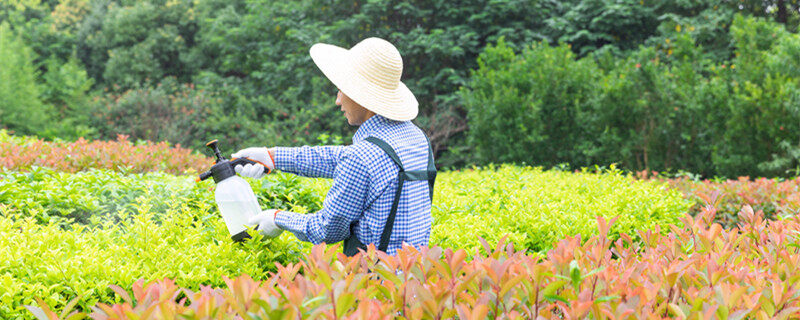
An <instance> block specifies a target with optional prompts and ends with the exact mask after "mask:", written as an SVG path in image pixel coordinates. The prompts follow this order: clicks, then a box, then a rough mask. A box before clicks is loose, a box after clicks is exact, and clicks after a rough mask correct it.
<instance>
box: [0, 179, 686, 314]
mask: <svg viewBox="0 0 800 320" xmlns="http://www.w3.org/2000/svg"><path fill="white" fill-rule="evenodd" d="M192 179H193V177H191V176H181V177H175V176H170V175H168V174H164V173H145V174H124V173H118V172H113V171H109V170H90V171H85V172H78V173H64V172H56V171H53V170H52V169H43V168H38V169H34V170H31V171H29V172H10V171H7V172H3V173H0V203H3V205H2V210H3V212H2V214H1V216H2V217H0V238H2V239H4V240H3V241H6V242H5V243H0V250H2V251H0V270H3V271H5V274H6V278H5V280H4V281H6V282H7V283H8V284H9V286H7V288H8V289H5V290H6V291H4V292H2V293H0V296H1V297H0V301H4V303H0V304H2V305H4V306H6V307H5V309H0V318H20V317H23V314H24V312H23V313H20V312H22V311H21V310H23V309H22V306H23V305H24V304H32V303H34V301H33V300H32V298H31V297H34V296H38V297H42V298H43V299H46V300H47V303H48V304H50V305H52V306H56V305H58V306H63V305H65V304H66V302H67V301H69V300H70V299H72V298H74V297H75V296H78V295H81V297H82V298H81V299H80V302H79V305H80V306H81V308H82V310H88V307H89V306H90V305H93V303H95V302H105V303H114V302H119V300H113V299H112V298H113V296H112V295H111V294H110V291H109V290H108V289H106V287H107V286H108V285H109V284H115V285H119V286H123V287H126V288H127V287H130V286H131V285H132V284H133V280H134V279H138V278H144V279H159V278H162V277H169V278H173V279H175V280H176V281H177V284H178V285H180V286H184V287H192V288H198V286H199V285H200V284H205V285H211V284H214V285H221V281H222V278H221V276H222V275H225V276H229V277H235V276H238V275H240V274H242V273H246V274H249V275H250V276H252V277H253V278H254V279H256V280H266V279H267V278H266V276H265V273H264V272H266V270H274V268H273V267H272V266H273V263H275V262H278V263H281V264H285V263H288V262H296V261H297V259H299V257H300V256H299V252H303V251H304V250H306V249H307V248H308V246H307V245H306V244H302V243H300V242H298V241H297V240H296V239H295V238H294V237H293V236H292V235H290V234H289V233H285V234H284V235H282V236H281V238H279V239H277V240H274V241H267V242H264V243H260V242H259V243H258V244H246V245H245V246H234V245H231V244H229V243H230V241H229V240H228V235H227V229H226V228H225V226H224V223H223V222H222V220H221V219H220V218H219V214H218V213H217V210H216V209H215V208H214V204H213V198H212V197H213V193H212V187H213V183H212V182H210V181H203V182H201V183H195V182H194V181H193V180H192ZM248 182H250V185H251V187H253V189H254V191H255V192H256V194H257V195H258V197H259V201H260V203H261V206H262V208H270V207H272V208H283V209H288V210H293V211H297V212H301V213H304V212H314V211H317V210H319V208H320V206H321V204H322V195H323V194H324V192H326V190H327V189H328V188H329V187H330V180H323V179H302V178H299V177H297V176H294V175H291V174H284V173H276V174H271V175H268V176H267V177H266V178H264V179H262V180H260V181H258V180H251V179H248ZM665 188H666V184H665V183H663V182H659V181H636V180H635V179H633V177H631V176H627V175H623V174H621V173H620V172H619V171H608V172H605V173H600V174H595V173H589V172H582V173H568V172H553V171H542V170H541V169H540V168H522V167H514V166H503V167H498V168H492V167H490V168H483V169H473V170H467V171H464V172H443V173H441V175H440V178H439V179H437V189H436V192H435V195H434V206H433V212H432V214H433V218H434V225H433V230H432V236H431V239H430V243H431V245H432V246H433V245H436V246H444V247H450V248H463V249H465V250H467V251H474V250H476V249H478V248H480V247H481V241H480V238H479V237H483V238H486V239H490V240H489V241H492V242H496V241H499V239H500V238H501V237H502V236H503V235H504V234H508V237H509V239H510V242H511V243H513V244H514V245H515V246H516V247H517V248H519V250H520V251H528V252H530V253H531V254H539V255H543V254H544V252H546V250H549V249H550V248H552V246H553V244H554V243H556V242H557V241H558V240H559V239H561V238H562V237H564V236H566V235H576V234H579V235H581V237H583V238H584V239H585V238H588V237H590V236H592V235H595V234H597V230H596V228H595V227H594V225H593V224H592V222H591V221H593V219H594V217H595V216H597V215H600V216H605V217H608V218H609V219H610V218H612V217H616V216H619V218H617V219H618V221H619V222H618V223H617V224H616V225H615V226H614V228H613V229H612V230H611V235H610V237H612V238H616V237H618V236H619V234H620V233H623V232H625V233H630V234H634V233H633V232H634V230H639V229H649V228H653V227H655V226H657V225H662V226H666V225H667V224H669V223H678V220H677V217H678V216H679V215H680V213H681V212H685V210H686V209H687V208H688V207H689V205H690V203H689V202H688V201H686V200H684V199H682V197H681V195H680V194H679V193H677V192H675V191H669V190H666V189H665ZM511 191H513V192H511ZM634 237H635V239H636V237H637V236H634ZM634 241H635V240H634ZM12 244H13V245H12ZM17 248H29V249H27V250H22V251H21V250H18V249H17ZM106 260H108V261H110V262H105V261H106ZM166 260H169V261H166ZM108 265H114V266H115V268H114V269H115V271H113V272H111V273H109V274H108V276H104V275H103V273H102V270H104V268H107V266H108ZM259 268H260V269H259ZM252 270H256V271H257V272H256V271H252ZM2 299H5V300H2ZM0 308H2V307H0Z"/></svg>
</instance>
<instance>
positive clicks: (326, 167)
mask: <svg viewBox="0 0 800 320" xmlns="http://www.w3.org/2000/svg"><path fill="white" fill-rule="evenodd" d="M346 148H347V147H346V146H317V147H309V146H304V147H299V148H282V147H278V148H275V168H277V169H280V170H281V171H285V172H289V173H293V174H296V175H299V176H303V177H312V178H333V174H334V170H336V165H337V164H338V163H339V158H341V156H342V155H343V154H344V150H345V149H346Z"/></svg>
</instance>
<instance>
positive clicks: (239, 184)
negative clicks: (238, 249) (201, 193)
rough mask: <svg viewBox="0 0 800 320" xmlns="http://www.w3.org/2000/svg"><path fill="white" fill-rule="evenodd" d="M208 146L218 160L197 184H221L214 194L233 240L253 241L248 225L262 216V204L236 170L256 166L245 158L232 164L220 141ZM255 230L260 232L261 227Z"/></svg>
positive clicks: (232, 160)
mask: <svg viewBox="0 0 800 320" xmlns="http://www.w3.org/2000/svg"><path fill="white" fill-rule="evenodd" d="M206 146H207V147H209V148H211V150H213V151H214V155H215V156H216V157H217V159H216V161H215V162H214V165H213V166H212V167H211V170H208V171H206V172H204V173H202V174H200V176H199V177H198V178H197V180H198V181H200V180H205V179H208V178H210V177H213V178H214V182H216V184H217V186H216V190H215V191H214V199H215V200H216V202H217V208H219V212H220V213H221V214H222V219H223V220H224V221H225V225H226V226H227V227H228V232H230V234H231V239H233V241H242V240H244V239H246V238H249V237H250V235H249V234H248V233H247V222H248V221H249V220H250V218H251V217H253V216H255V215H257V214H259V213H260V212H261V206H259V204H258V199H256V195H255V193H253V189H252V188H250V185H249V184H248V183H247V181H244V179H242V178H241V177H239V176H237V175H236V171H235V170H234V169H233V168H234V167H236V165H239V164H247V163H251V164H255V163H256V162H254V161H252V160H249V159H245V158H238V159H236V158H234V159H231V160H230V161H228V160H227V159H225V158H224V157H223V156H222V155H221V154H220V152H219V148H217V140H213V141H211V142H209V143H207V144H206ZM252 227H254V228H257V226H252Z"/></svg>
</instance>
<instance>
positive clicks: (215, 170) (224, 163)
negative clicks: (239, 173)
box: [197, 139, 256, 183]
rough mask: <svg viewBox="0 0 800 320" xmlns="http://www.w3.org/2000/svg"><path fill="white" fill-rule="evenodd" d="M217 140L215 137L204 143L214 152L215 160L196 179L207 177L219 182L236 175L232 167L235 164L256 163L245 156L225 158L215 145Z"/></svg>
mask: <svg viewBox="0 0 800 320" xmlns="http://www.w3.org/2000/svg"><path fill="white" fill-rule="evenodd" d="M217 144H218V142H217V139H214V140H211V141H209V142H208V143H206V147H208V148H209V149H211V151H213V152H214V156H215V157H216V160H214V165H213V166H212V167H211V170H208V171H206V172H203V173H202V174H200V176H199V177H198V178H197V181H201V180H205V179H208V178H209V177H213V178H214V183H219V182H220V181H222V180H225V179H228V178H230V177H232V176H235V175H236V170H234V168H235V167H236V166H237V165H240V164H242V165H244V164H248V163H250V164H256V162H255V161H252V160H250V159H246V158H235V159H233V160H231V161H228V160H227V159H225V157H223V156H222V154H221V153H220V152H219V147H218V146H217Z"/></svg>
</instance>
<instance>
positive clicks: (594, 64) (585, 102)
mask: <svg viewBox="0 0 800 320" xmlns="http://www.w3.org/2000/svg"><path fill="white" fill-rule="evenodd" d="M668 26H671V27H672V29H671V30H666V31H665V38H664V39H662V41H661V42H660V43H657V44H654V45H653V46H648V47H640V49H639V50H637V51H635V52H632V53H631V54H630V55H629V56H628V57H626V58H625V59H617V58H615V57H614V56H613V55H610V54H608V53H607V52H606V53H601V52H599V53H597V54H594V55H592V56H591V57H584V58H579V57H576V56H575V55H574V54H573V53H572V51H571V50H570V48H569V46H568V45H567V44H562V45H561V46H558V47H551V46H549V45H548V44H547V43H540V44H534V45H532V46H530V47H527V48H526V49H524V50H522V51H521V52H520V51H516V52H515V51H514V50H513V49H512V48H511V47H510V46H508V45H506V44H504V43H503V42H499V43H498V45H497V46H490V47H488V48H487V49H486V51H485V52H484V53H483V54H482V55H481V56H480V58H479V62H478V64H479V68H478V69H477V70H476V71H475V72H474V73H473V74H472V77H471V79H470V81H469V83H468V84H467V86H466V87H465V88H464V90H462V94H463V98H464V101H465V105H466V107H467V109H468V116H467V118H468V120H469V125H470V131H469V135H470V140H469V141H470V142H469V143H468V144H467V145H469V146H474V149H473V150H468V152H465V153H464V154H463V155H462V156H464V158H465V161H466V162H467V163H470V162H471V161H475V162H477V163H488V162H494V163H509V162H514V163H528V164H535V165H542V166H547V167H550V166H557V165H559V164H562V163H569V164H571V165H573V166H575V167H580V166H589V165H595V164H597V165H608V164H611V163H617V164H619V165H620V167H622V168H625V169H627V170H645V169H647V170H658V171H663V170H668V169H673V170H677V169H682V170H686V171H690V172H694V173H698V174H701V175H702V176H704V177H713V176H723V177H736V176H742V175H747V176H754V177H755V176H759V177H763V176H766V177H774V176H784V177H785V176H796V175H798V170H799V168H800V138H798V136H797V132H800V83H799V82H798V81H797V79H800V35H798V34H797V33H791V32H789V31H787V30H786V29H784V28H783V26H781V25H778V24H774V23H770V22H768V21H765V20H761V19H755V18H745V17H742V16H737V18H735V19H734V21H733V23H732V25H731V26H730V28H729V29H730V38H731V43H730V45H731V47H732V48H733V49H734V56H733V57H731V58H730V59H725V60H722V61H716V60H714V59H711V58H708V57H707V56H706V52H705V51H704V47H703V46H702V45H700V42H701V41H702V40H701V39H700V38H699V37H700V36H701V35H702V31H701V29H700V26H696V28H695V26H693V25H681V24H674V23H673V24H669V25H668ZM471 156H475V157H476V158H475V159H474V160H471V159H469V158H470V157H471Z"/></svg>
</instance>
